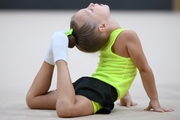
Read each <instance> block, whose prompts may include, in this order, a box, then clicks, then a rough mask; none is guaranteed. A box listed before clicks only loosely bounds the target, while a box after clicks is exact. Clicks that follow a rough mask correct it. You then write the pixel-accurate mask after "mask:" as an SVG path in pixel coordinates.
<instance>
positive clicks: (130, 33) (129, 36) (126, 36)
mask: <svg viewBox="0 0 180 120" xmlns="http://www.w3.org/2000/svg"><path fill="white" fill-rule="evenodd" d="M137 37H138V36H137V34H136V32H135V31H134V30H124V31H123V32H122V33H120V34H119V36H118V38H117V40H118V39H120V40H121V39H122V40H125V41H127V40H134V39H136V38H137Z"/></svg>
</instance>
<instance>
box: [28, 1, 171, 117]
mask: <svg viewBox="0 0 180 120" xmlns="http://www.w3.org/2000/svg"><path fill="white" fill-rule="evenodd" d="M70 28H71V29H70V31H69V32H67V33H66V34H65V33H64V32H56V33H55V34H54V35H53V37H52V42H51V44H50V47H49V49H48V51H47V54H46V57H45V61H44V62H43V64H42V67H41V68H40V70H39V72H38V74H37V75H36V77H35V79H34V81H33V83H32V85H31V87H30V89H29V91H28V93H27V97H26V101H27V105H28V106H29V108H32V109H56V112H57V115H58V116H59V117H77V116H85V115H91V114H93V113H105V114H108V113H110V112H111V110H112V109H113V108H114V101H116V100H119V99H120V103H121V105H125V106H127V107H129V106H134V105H136V103H134V102H133V101H132V100H131V97H130V95H129V92H128V90H129V88H130V86H131V84H132V82H133V80H134V78H135V76H136V71H137V70H136V69H138V70H139V72H140V75H141V78H142V82H143V85H144V88H145V91H146V93H147V95H148V96H149V99H150V102H149V105H148V107H147V108H146V109H145V110H151V109H153V110H154V111H156V112H171V111H173V110H172V109H164V108H162V107H161V106H160V103H159V100H158V93H157V90H156V86H155V80H154V76H153V72H152V70H151V68H150V66H149V65H148V62H147V60H146V57H145V55H144V53H143V50H142V47H141V43H140V40H139V38H138V36H137V35H136V33H135V32H134V31H132V30H125V29H122V28H121V27H120V26H119V24H118V23H117V22H116V21H115V20H114V19H112V18H111V16H110V10H109V6H107V5H103V4H100V5H99V4H93V3H91V4H90V5H89V6H88V7H87V8H84V9H81V10H79V11H78V12H77V13H75V14H74V16H73V17H72V19H71V23H70ZM66 35H67V36H68V37H67V36H66ZM68 39H69V42H68ZM68 46H69V47H70V48H72V47H74V46H76V47H77V48H78V49H79V50H81V51H84V52H96V51H99V50H100V60H99V63H98V67H97V69H96V71H95V72H94V73H93V74H92V76H91V77H82V78H80V79H78V80H77V81H76V82H75V83H73V84H72V82H71V79H70V75H69V70H68V67H67V49H68ZM54 65H56V66H57V90H55V91H48V90H49V87H50V85H51V79H52V74H53V69H54Z"/></svg>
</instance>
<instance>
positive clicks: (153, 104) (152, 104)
mask: <svg viewBox="0 0 180 120" xmlns="http://www.w3.org/2000/svg"><path fill="white" fill-rule="evenodd" d="M151 109H153V110H154V111H155V112H172V111H174V110H173V109H171V108H168V109H167V108H166V109H165V108H162V107H161V106H160V104H159V101H158V100H154V101H153V100H152V101H150V102H149V106H148V107H147V108H146V109H144V110H146V111H150V110H151Z"/></svg>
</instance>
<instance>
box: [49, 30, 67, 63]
mask: <svg viewBox="0 0 180 120" xmlns="http://www.w3.org/2000/svg"><path fill="white" fill-rule="evenodd" d="M67 51H68V37H67V36H66V34H65V33H64V32H55V33H54V34H53V37H52V52H53V56H54V63H56V61H58V60H64V61H66V62H67V60H68V54H67Z"/></svg>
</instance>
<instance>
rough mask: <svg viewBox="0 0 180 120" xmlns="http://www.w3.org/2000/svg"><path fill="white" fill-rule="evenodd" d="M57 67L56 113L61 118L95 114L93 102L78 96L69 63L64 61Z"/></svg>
mask: <svg viewBox="0 0 180 120" xmlns="http://www.w3.org/2000/svg"><path fill="white" fill-rule="evenodd" d="M56 65H57V72H58V73H57V75H58V77H57V103H56V111H57V114H58V116H60V117H77V116H85V115H90V114H93V112H94V109H93V105H92V102H91V101H90V100H89V99H87V98H86V97H84V96H76V95H75V91H74V87H73V85H72V82H71V78H70V74H69V70H68V67H67V63H66V62H65V61H63V60H59V61H57V62H56Z"/></svg>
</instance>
